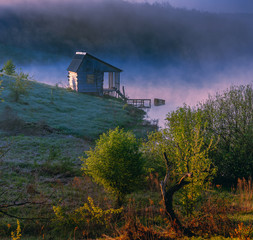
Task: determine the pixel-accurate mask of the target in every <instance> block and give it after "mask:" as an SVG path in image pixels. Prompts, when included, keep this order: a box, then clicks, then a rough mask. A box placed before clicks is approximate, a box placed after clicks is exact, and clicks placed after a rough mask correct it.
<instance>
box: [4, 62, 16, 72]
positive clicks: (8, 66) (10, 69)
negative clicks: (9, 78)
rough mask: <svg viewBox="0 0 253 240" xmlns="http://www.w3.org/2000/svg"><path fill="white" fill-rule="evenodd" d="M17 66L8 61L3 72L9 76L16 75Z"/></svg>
mask: <svg viewBox="0 0 253 240" xmlns="http://www.w3.org/2000/svg"><path fill="white" fill-rule="evenodd" d="M15 69H16V66H15V65H14V64H13V62H12V60H11V59H10V60H8V61H7V62H6V63H5V64H4V67H3V70H4V71H5V73H6V74H8V75H14V74H15Z"/></svg>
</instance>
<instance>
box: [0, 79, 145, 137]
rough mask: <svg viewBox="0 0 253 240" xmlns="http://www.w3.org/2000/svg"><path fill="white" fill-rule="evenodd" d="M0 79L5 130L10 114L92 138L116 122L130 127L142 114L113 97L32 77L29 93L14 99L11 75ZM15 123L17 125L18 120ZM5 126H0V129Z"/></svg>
mask: <svg viewBox="0 0 253 240" xmlns="http://www.w3.org/2000/svg"><path fill="white" fill-rule="evenodd" d="M1 79H2V80H3V82H2V86H3V87H4V90H3V92H2V95H1V97H2V98H3V99H4V102H3V103H1V104H0V115H1V119H2V121H4V120H5V122H6V124H7V126H6V127H5V128H6V129H7V130H8V128H10V127H11V126H8V125H9V124H11V121H10V119H9V118H11V120H12V122H13V121H14V119H17V120H18V122H19V123H20V124H21V125H22V122H25V123H26V127H27V123H30V125H31V123H33V124H34V123H36V124H37V125H38V124H39V125H42V126H48V127H49V128H52V129H53V130H55V131H60V132H61V133H64V134H70V135H75V136H79V137H84V138H88V139H95V138H97V137H98V136H99V134H101V133H103V132H105V131H107V130H108V129H110V128H115V127H117V126H120V127H124V128H127V129H129V128H131V129H133V128H134V127H135V126H137V125H138V122H139V123H140V122H141V121H142V118H143V115H144V112H143V111H141V110H137V109H134V108H131V107H127V106H125V105H124V103H123V102H121V101H118V100H116V99H113V98H101V97H96V96H90V95H86V94H81V93H76V92H73V91H68V90H67V89H64V88H60V87H57V86H50V85H46V84H42V83H38V82H35V81H33V82H31V89H30V90H29V94H28V95H27V96H21V98H20V100H19V101H18V102H15V101H14V99H13V97H12V96H11V91H10V85H11V84H13V82H14V81H15V79H14V78H11V77H8V76H2V77H1ZM15 125H16V127H17V125H18V124H17V123H16V124H15ZM33 127H34V126H33ZM5 128H4V127H2V131H4V130H5ZM23 128H24V126H23V125H22V126H21V129H23ZM16 130H17V131H18V129H16Z"/></svg>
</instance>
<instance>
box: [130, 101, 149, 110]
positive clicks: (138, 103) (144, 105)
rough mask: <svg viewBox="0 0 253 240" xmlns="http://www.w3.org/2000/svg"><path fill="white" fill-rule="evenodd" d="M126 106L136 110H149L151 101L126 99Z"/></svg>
mask: <svg viewBox="0 0 253 240" xmlns="http://www.w3.org/2000/svg"><path fill="white" fill-rule="evenodd" d="M127 104H130V105H133V106H134V107H137V108H151V99H127Z"/></svg>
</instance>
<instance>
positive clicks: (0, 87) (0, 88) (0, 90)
mask: <svg viewBox="0 0 253 240" xmlns="http://www.w3.org/2000/svg"><path fill="white" fill-rule="evenodd" d="M2 82H3V80H0V95H1V92H2V91H3V90H4V88H3V87H2V86H1V85H2ZM0 102H4V100H3V99H2V98H1V97H0Z"/></svg>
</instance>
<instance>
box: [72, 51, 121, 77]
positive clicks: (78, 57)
mask: <svg viewBox="0 0 253 240" xmlns="http://www.w3.org/2000/svg"><path fill="white" fill-rule="evenodd" d="M86 56H88V57H91V58H93V59H95V60H96V61H99V62H101V63H102V64H105V65H107V66H108V67H111V68H113V69H115V72H122V70H121V69H119V68H117V67H114V66H113V65H111V64H109V63H106V62H104V61H102V60H101V59H99V58H96V57H94V56H92V55H91V54H89V53H87V52H76V54H75V56H74V57H73V59H72V62H71V63H70V65H69V67H68V69H67V70H68V71H71V72H77V71H78V69H79V67H80V66H81V64H82V62H83V60H84V58H85V57H86Z"/></svg>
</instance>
